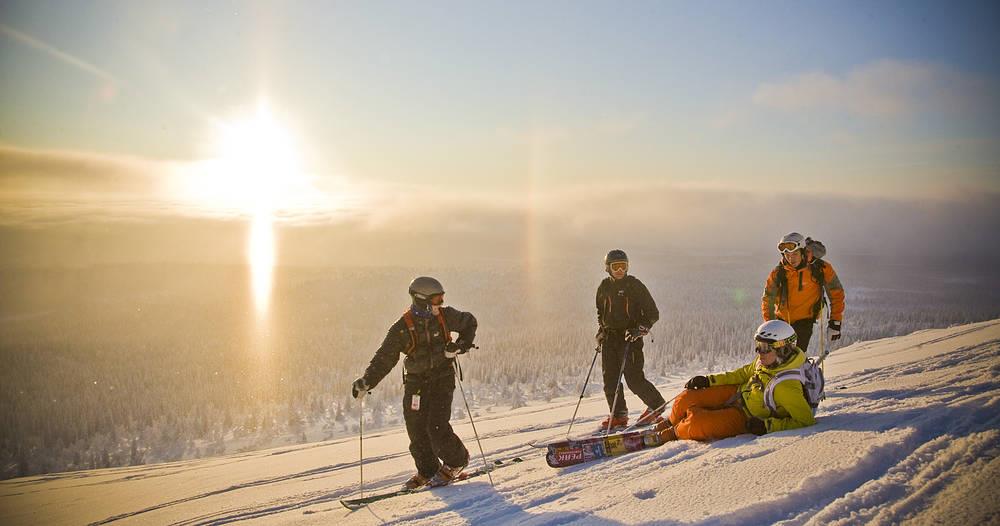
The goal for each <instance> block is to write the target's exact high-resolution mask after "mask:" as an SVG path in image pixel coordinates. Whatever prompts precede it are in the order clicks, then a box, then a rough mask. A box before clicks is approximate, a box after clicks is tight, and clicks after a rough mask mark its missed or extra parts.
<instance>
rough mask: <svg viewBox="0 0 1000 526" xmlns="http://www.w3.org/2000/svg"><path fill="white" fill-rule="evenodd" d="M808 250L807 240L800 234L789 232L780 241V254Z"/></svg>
mask: <svg viewBox="0 0 1000 526" xmlns="http://www.w3.org/2000/svg"><path fill="white" fill-rule="evenodd" d="M803 248H806V238H805V236H803V235H802V234H800V233H798V232H789V233H787V234H785V235H784V236H781V240H780V241H778V252H781V253H782V254H784V253H785V252H795V251H796V250H802V249H803Z"/></svg>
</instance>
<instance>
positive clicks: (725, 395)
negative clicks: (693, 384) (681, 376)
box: [670, 385, 747, 440]
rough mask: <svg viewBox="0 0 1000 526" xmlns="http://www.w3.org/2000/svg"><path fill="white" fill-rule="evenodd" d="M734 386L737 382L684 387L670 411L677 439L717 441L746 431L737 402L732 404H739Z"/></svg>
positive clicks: (744, 418) (741, 411) (744, 419)
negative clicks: (711, 385)
mask: <svg viewBox="0 0 1000 526" xmlns="http://www.w3.org/2000/svg"><path fill="white" fill-rule="evenodd" d="M737 389H739V386H738V385H717V386H715V387H708V388H705V389H685V390H684V392H682V393H681V394H680V396H678V397H677V399H676V400H674V406H673V409H672V410H671V411H670V423H671V424H673V426H674V433H675V434H676V435H677V438H681V439H684V440H717V439H720V438H727V437H733V436H736V435H741V434H743V433H746V432H747V417H746V414H744V413H743V409H741V408H740V407H739V405H732V404H734V403H736V404H738V403H739V402H738V401H736V402H734V399H736V397H737V394H736V391H737ZM727 402H729V404H730V405H728V406H727V405H726V403H727Z"/></svg>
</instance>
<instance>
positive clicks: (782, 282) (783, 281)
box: [774, 263, 788, 319]
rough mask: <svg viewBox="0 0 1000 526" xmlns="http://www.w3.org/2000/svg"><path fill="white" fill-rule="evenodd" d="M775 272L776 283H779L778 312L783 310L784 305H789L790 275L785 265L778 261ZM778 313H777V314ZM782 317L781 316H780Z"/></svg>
mask: <svg viewBox="0 0 1000 526" xmlns="http://www.w3.org/2000/svg"><path fill="white" fill-rule="evenodd" d="M774 272H776V273H777V274H775V277H776V278H777V279H776V285H778V305H777V307H778V312H781V306H782V305H788V276H786V275H785V267H784V265H782V264H781V263H778V264H777V265H775V267H774ZM777 315H778V313H777V312H776V313H775V316H777ZM779 319H780V318H779Z"/></svg>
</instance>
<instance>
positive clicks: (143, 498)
mask: <svg viewBox="0 0 1000 526" xmlns="http://www.w3.org/2000/svg"><path fill="white" fill-rule="evenodd" d="M828 364H829V367H828V372H827V374H828V379H827V399H826V401H824V402H823V404H822V405H821V406H820V410H819V413H818V414H817V417H818V422H817V424H816V425H815V426H812V427H809V428H805V429H798V430H792V431H785V432H780V433H774V434H770V435H766V436H764V437H753V436H752V435H741V436H737V437H732V438H728V439H724V440H720V441H716V442H714V443H710V444H703V443H698V442H689V441H678V442H671V443H668V444H665V445H663V446H661V447H658V448H654V449H649V450H644V451H641V452H637V453H633V454H627V455H623V456H620V457H614V458H610V459H604V460H601V461H597V462H592V463H587V464H581V465H577V466H572V467H569V468H563V469H558V470H556V469H552V468H549V467H548V466H547V465H546V464H545V461H544V458H543V456H544V450H543V449H537V448H533V447H532V446H531V445H530V444H531V442H533V441H538V440H541V439H545V438H556V437H559V436H562V435H563V434H564V430H565V427H566V426H567V425H568V423H569V419H568V418H567V417H568V416H569V414H570V413H571V412H572V411H571V408H573V407H574V406H575V405H576V402H577V400H576V398H573V399H572V400H570V401H566V400H560V401H557V402H555V403H552V404H547V405H538V406H531V407H527V408H522V409H519V410H516V411H510V412H506V413H490V414H487V416H484V417H481V418H480V419H477V427H479V428H480V430H481V437H482V439H483V445H484V447H485V448H486V450H487V455H488V456H489V457H490V458H491V459H493V458H510V457H513V456H521V457H522V458H524V459H525V462H523V463H520V464H518V465H516V466H511V467H509V468H504V469H500V470H497V471H495V472H494V473H493V474H492V476H493V479H494V481H495V483H496V487H495V488H492V487H491V486H490V483H489V481H488V480H487V479H486V478H485V477H483V478H476V479H472V480H469V481H466V482H461V483H458V484H456V485H454V486H452V487H449V488H443V489H441V490H432V491H429V492H421V493H418V494H414V495H407V496H402V497H397V498H393V499H390V500H386V501H381V502H378V503H375V504H373V505H370V506H369V507H367V508H363V509H360V510H356V511H353V512H352V511H348V510H346V509H344V508H343V507H342V506H340V504H339V502H338V501H339V500H340V499H342V498H346V497H352V496H356V494H357V490H358V464H359V463H358V460H357V447H356V446H357V441H356V439H355V440H352V439H340V440H336V441H331V442H325V443H319V444H308V445H302V446H293V447H284V448H281V449H278V450H271V451H258V452H251V453H241V454H238V455H233V456H229V457H222V458H215V459H202V460H198V461H191V462H176V463H171V464H163V465H151V466H142V467H135V468H121V469H112V470H99V471H88V472H77V473H67V474H55V475H49V476H43V477H33V478H28V479H16V480H12V481H4V482H2V483H0V523H3V524H20V523H25V524H28V523H40V522H43V523H52V524H59V523H68V524H69V523H72V524H79V523H90V524H108V523H114V524H134V523H141V524H173V525H177V526H202V525H221V524H232V523H241V522H254V523H266V524H273V523H280V524H329V523H331V522H343V523H345V524H382V523H389V524H428V523H433V524H434V525H435V526H439V525H442V526H443V525H450V524H476V525H500V524H518V525H519V526H533V525H545V526H556V525H563V524H588V525H589V524H595V525H618V524H665V525H670V524H706V525H716V524H718V525H729V524H732V525H736V524H739V525H754V524H781V525H827V524H832V525H848V524H859V523H866V524H885V525H888V524H900V523H907V524H911V523H912V524H1000V460H998V456H1000V382H998V378H1000V320H994V321H991V322H983V323H979V324H974V325H969V326H963V327H954V328H950V329H936V330H928V331H919V332H917V333H914V334H911V335H908V336H904V337H899V338H890V339H885V340H879V341H876V342H862V343H858V344H855V345H852V346H850V347H847V348H844V349H841V350H838V351H836V352H835V353H834V354H833V355H831V360H829V361H828ZM679 389H680V385H679V383H670V384H667V385H665V386H661V390H662V391H663V392H664V393H667V392H673V391H676V390H679ZM602 405H603V396H602V395H601V394H600V393H598V394H597V395H596V396H591V397H588V398H587V399H586V400H585V403H584V404H583V406H582V412H581V419H580V420H579V421H578V425H580V426H583V427H582V428H581V429H582V430H585V429H586V428H587V426H589V425H591V420H594V419H597V418H599V417H600V411H601V406H602ZM453 424H454V425H455V426H456V429H457V430H458V432H459V434H460V435H462V436H463V438H464V439H465V441H466V444H467V445H468V446H469V449H470V452H472V454H473V460H472V465H473V466H476V465H479V463H480V462H481V460H480V457H479V455H478V449H477V448H476V446H475V443H474V439H472V438H471V431H469V429H468V425H467V422H466V424H465V425H463V424H462V423H461V422H460V421H454V422H453ZM574 429H575V428H574ZM365 451H366V454H367V458H366V459H365V474H366V479H369V480H368V482H366V493H374V492H379V491H383V490H386V489H392V488H395V487H398V486H399V484H401V483H402V481H403V480H405V479H406V478H407V477H408V476H409V475H410V474H411V473H412V469H413V468H412V463H411V461H410V459H409V455H408V453H407V451H406V439H405V432H404V431H402V429H396V430H392V429H389V430H382V431H380V432H379V433H378V434H375V435H371V436H366V437H365ZM348 459H351V460H348ZM330 460H340V461H339V462H333V463H331V462H330ZM159 488H163V490H162V491H161V490H160V489H159ZM105 494H108V495H114V496H115V498H114V499H111V498H108V497H104V495H105ZM105 501H106V502H105ZM81 503H83V504H81ZM74 506H75V508H74ZM29 508H30V510H29Z"/></svg>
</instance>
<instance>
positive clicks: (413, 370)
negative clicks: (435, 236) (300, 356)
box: [351, 276, 477, 489]
mask: <svg viewBox="0 0 1000 526" xmlns="http://www.w3.org/2000/svg"><path fill="white" fill-rule="evenodd" d="M409 292H410V296H411V297H412V298H413V304H412V305H411V306H410V308H409V309H407V310H406V312H404V313H403V316H402V317H401V318H400V319H399V320H397V321H396V323H394V324H393V325H392V327H390V328H389V333H388V334H386V335H385V340H383V341H382V346H381V347H379V349H378V350H377V351H375V357H374V358H372V360H371V363H369V364H368V368H367V369H365V374H364V376H362V377H361V378H358V379H357V380H355V381H354V385H352V386H351V393H352V394H353V395H354V397H355V398H358V397H359V396H364V395H365V393H367V392H368V391H369V390H370V389H372V388H373V387H375V386H376V385H378V383H379V382H380V381H381V380H382V378H385V376H386V375H387V374H389V371H391V370H392V368H393V367H395V366H396V363H398V362H399V355H400V353H402V354H405V355H406V359H405V360H404V362H403V419H404V420H405V421H406V433H407V434H408V435H409V437H410V455H411V456H412V457H413V461H414V462H415V463H416V466H417V473H416V474H415V475H413V477H411V478H410V480H408V481H407V482H406V484H405V485H404V486H405V487H406V488H408V489H415V488H419V487H421V486H424V485H431V486H443V485H445V484H448V483H449V482H451V481H452V480H454V479H455V477H457V476H458V475H459V474H460V473H461V472H462V470H463V469H465V466H466V465H468V463H469V451H468V449H466V448H465V444H463V443H462V440H461V439H460V438H458V435H456V434H455V432H454V430H452V428H451V424H449V423H448V420H449V419H450V418H451V401H452V397H453V395H454V394H455V369H454V362H455V356H457V355H459V354H463V353H465V352H467V351H468V350H469V349H470V348H471V347H472V341H473V340H474V339H475V337H476V327H477V323H476V318H475V317H474V316H473V315H472V314H470V313H468V312H462V311H459V310H457V309H454V308H452V307H445V306H443V303H444V288H443V287H442V286H441V282H439V281H438V280H436V279H434V278H431V277H427V276H421V277H418V278H416V279H414V280H413V282H412V283H410V289H409ZM452 331H455V332H457V333H458V340H457V341H454V342H453V341H451V332H452Z"/></svg>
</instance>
